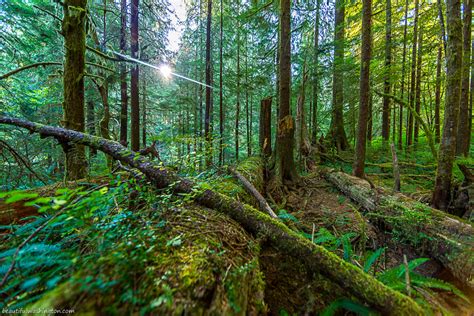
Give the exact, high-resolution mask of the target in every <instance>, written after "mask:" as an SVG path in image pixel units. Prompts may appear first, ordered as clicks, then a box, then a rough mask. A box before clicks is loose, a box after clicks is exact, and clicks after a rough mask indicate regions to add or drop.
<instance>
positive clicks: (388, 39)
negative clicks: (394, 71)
mask: <svg viewBox="0 0 474 316" xmlns="http://www.w3.org/2000/svg"><path fill="white" fill-rule="evenodd" d="M391 63H392V2H391V0H386V5H385V69H384V70H385V78H384V88H383V91H384V93H385V94H390V92H391V83H390V81H391V79H390V75H391V71H390V68H391ZM394 113H395V112H394ZM394 125H395V122H394ZM389 138H390V98H389V97H386V96H384V97H383V109H382V139H383V140H384V142H387V141H388V140H389Z"/></svg>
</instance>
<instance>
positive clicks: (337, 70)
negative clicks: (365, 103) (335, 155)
mask: <svg viewBox="0 0 474 316" xmlns="http://www.w3.org/2000/svg"><path fill="white" fill-rule="evenodd" d="M344 18H345V7H344V0H336V7H335V27H334V65H333V80H332V118H331V126H330V129H329V133H330V135H331V137H332V140H331V142H332V143H333V145H334V146H335V147H336V148H337V150H338V151H341V150H346V149H348V148H349V142H348V141H347V136H346V132H345V131H344V117H343V111H342V110H343V105H344V73H343V69H342V68H343V65H344V37H345V31H344V28H345V24H344Z"/></svg>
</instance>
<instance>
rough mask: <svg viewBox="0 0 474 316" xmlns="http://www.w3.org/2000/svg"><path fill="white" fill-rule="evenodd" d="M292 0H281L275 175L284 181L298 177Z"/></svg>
mask: <svg viewBox="0 0 474 316" xmlns="http://www.w3.org/2000/svg"><path fill="white" fill-rule="evenodd" d="M290 19H291V0H280V63H279V78H280V80H279V82H280V86H279V96H280V98H279V99H280V106H279V108H280V110H279V117H278V119H279V121H278V129H277V145H276V157H275V168H276V170H275V175H276V177H277V179H278V180H279V181H280V182H281V183H283V182H286V181H289V182H291V181H293V180H295V179H296V178H297V174H296V167H295V162H294V157H293V147H294V134H295V124H294V120H293V117H292V116H291V112H290V100H291V92H290V88H291V37H290V36H291V23H290Z"/></svg>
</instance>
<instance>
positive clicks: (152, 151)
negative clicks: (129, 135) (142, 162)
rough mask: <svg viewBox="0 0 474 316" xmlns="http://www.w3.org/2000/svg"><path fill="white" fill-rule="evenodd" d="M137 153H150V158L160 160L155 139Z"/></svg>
mask: <svg viewBox="0 0 474 316" xmlns="http://www.w3.org/2000/svg"><path fill="white" fill-rule="evenodd" d="M138 153H139V154H140V155H143V156H147V155H150V156H151V157H152V158H156V159H158V161H161V157H160V153H159V152H158V149H156V141H153V143H151V145H150V146H148V147H146V148H143V149H141V150H140V151H139V152H138Z"/></svg>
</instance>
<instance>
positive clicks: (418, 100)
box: [413, 29, 423, 144]
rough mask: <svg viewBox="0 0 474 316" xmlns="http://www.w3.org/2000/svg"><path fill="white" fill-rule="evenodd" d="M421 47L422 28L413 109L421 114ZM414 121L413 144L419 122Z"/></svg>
mask: <svg viewBox="0 0 474 316" xmlns="http://www.w3.org/2000/svg"><path fill="white" fill-rule="evenodd" d="M422 48H423V30H422V29H420V32H419V35H418V57H417V58H418V59H417V62H416V88H415V111H416V113H417V114H419V115H421V113H420V110H421V62H422V59H421V57H422V53H423V52H422ZM414 121H415V127H414V130H413V140H414V142H415V144H417V143H418V134H419V130H420V124H419V121H418V120H414Z"/></svg>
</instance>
